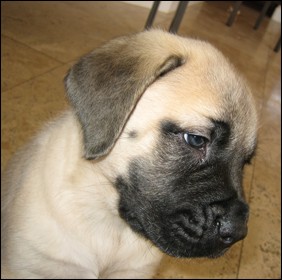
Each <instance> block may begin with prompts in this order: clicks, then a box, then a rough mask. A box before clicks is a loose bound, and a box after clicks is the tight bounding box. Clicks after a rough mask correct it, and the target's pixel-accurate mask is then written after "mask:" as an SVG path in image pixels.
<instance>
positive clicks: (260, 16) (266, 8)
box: [254, 1, 272, 30]
mask: <svg viewBox="0 0 282 280" xmlns="http://www.w3.org/2000/svg"><path fill="white" fill-rule="evenodd" d="M271 2H272V1H265V4H264V5H263V8H262V10H261V12H260V15H259V17H258V19H257V21H256V23H255V25H254V29H255V30H257V29H258V28H259V27H260V25H261V23H262V20H263V18H264V17H265V14H266V12H267V10H268V8H269V7H270V5H271Z"/></svg>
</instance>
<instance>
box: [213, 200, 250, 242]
mask: <svg viewBox="0 0 282 280" xmlns="http://www.w3.org/2000/svg"><path fill="white" fill-rule="evenodd" d="M228 208H229V209H228V211H226V212H225V214H223V215H221V216H219V217H218V218H217V220H216V225H217V234H218V236H219V239H220V241H221V242H222V243H224V244H225V245H232V244H234V243H235V242H237V241H239V240H241V239H243V238H245V237H246V235H247V232H248V227H247V220H248V206H247V205H246V204H245V203H244V202H242V201H238V200H237V201H234V202H233V203H231V204H230V205H229V207H228Z"/></svg>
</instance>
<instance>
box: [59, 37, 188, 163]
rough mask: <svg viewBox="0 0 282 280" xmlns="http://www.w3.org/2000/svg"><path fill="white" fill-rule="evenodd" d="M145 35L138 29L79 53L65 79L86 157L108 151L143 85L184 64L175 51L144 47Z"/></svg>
mask: <svg viewBox="0 0 282 280" xmlns="http://www.w3.org/2000/svg"><path fill="white" fill-rule="evenodd" d="M141 34H142V33H141ZM145 37H146V36H145ZM144 40H145V39H142V36H140V35H138V34H137V35H132V36H130V37H122V38H118V39H115V40H112V41H110V42H109V43H108V44H106V45H104V46H102V47H100V48H98V49H97V50H95V51H93V52H92V53H90V54H88V55H86V56H84V57H82V58H81V59H80V60H79V61H78V63H77V64H75V65H74V66H73V67H72V68H71V69H70V71H69V73H68V74H67V76H66V78H65V85H66V91H67V96H68V98H69V100H70V103H71V105H72V106H73V107H74V110H75V112H76V114H77V116H78V119H79V121H80V124H81V126H82V130H83V136H84V145H85V146H84V148H85V157H86V158H87V159H94V158H97V157H100V156H103V155H105V154H107V153H108V152H109V151H110V149H111V148H112V147H113V145H114V143H115V141H116V140H117V138H118V137H119V135H120V133H121V131H122V129H123V127H124V125H125V123H126V121H127V119H128V117H129V115H130V113H131V112H132V110H133V109H134V106H135V105H136V103H137V101H138V100H139V98H140V96H141V95H142V94H143V93H144V91H145V90H146V88H147V87H148V86H149V85H150V84H152V83H153V81H154V80H156V79H157V78H158V77H160V76H162V75H164V74H166V73H167V72H169V71H171V70H172V69H174V68H176V67H178V66H180V65H181V64H183V58H182V57H180V56H178V55H173V54H171V53H169V52H167V53H165V52H161V53H158V51H156V50H154V49H152V48H154V47H155V46H154V44H153V45H152V46H151V48H150V46H147V47H145V48H144V46H142V45H144V44H145V42H144ZM157 47H158V48H160V46H157ZM163 49H165V47H163Z"/></svg>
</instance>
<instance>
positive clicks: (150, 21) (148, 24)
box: [145, 1, 161, 29]
mask: <svg viewBox="0 0 282 280" xmlns="http://www.w3.org/2000/svg"><path fill="white" fill-rule="evenodd" d="M160 3H161V1H154V3H153V6H152V9H151V11H150V14H149V16H148V18H147V21H146V24H145V29H149V28H151V27H152V25H153V22H154V19H155V16H156V13H157V11H158V8H159V5H160Z"/></svg>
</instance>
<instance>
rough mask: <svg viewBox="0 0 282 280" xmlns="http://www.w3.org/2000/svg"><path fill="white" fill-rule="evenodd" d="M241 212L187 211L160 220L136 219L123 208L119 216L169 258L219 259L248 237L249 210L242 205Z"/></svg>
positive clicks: (139, 217)
mask: <svg viewBox="0 0 282 280" xmlns="http://www.w3.org/2000/svg"><path fill="white" fill-rule="evenodd" d="M237 208H238V207H237ZM239 208H240V209H241V210H240V211H241V212H242V213H243V212H244V213H243V214H242V213H241V216H240V215H238V213H237V212H236V213H233V214H232V215H231V214H225V215H224V216H222V217H220V216H215V215H214V210H213V208H212V207H206V208H200V207H198V208H197V207H194V208H193V211H192V210H187V208H186V209H185V210H181V211H180V210H178V211H176V212H174V213H173V214H171V215H162V216H160V215H157V218H156V214H155V213H154V212H151V213H150V215H149V216H148V215H144V213H143V214H142V215H137V214H136V213H134V212H132V211H127V209H126V208H125V207H120V215H121V217H122V218H123V219H125V220H126V222H127V223H128V224H129V225H130V227H131V228H132V229H133V230H134V231H135V232H137V233H139V234H141V235H142V236H144V237H146V238H147V239H149V240H151V241H152V242H153V243H154V244H155V245H156V246H157V247H158V248H159V249H160V250H162V251H163V252H164V253H166V254H168V255H171V256H173V257H189V258H194V257H208V258H217V257H220V256H222V255H223V254H224V253H225V252H226V251H227V250H228V249H229V248H230V247H231V246H232V245H233V244H234V243H236V242H237V241H239V240H241V239H243V238H244V237H245V236H246V234H247V225H246V222H247V217H246V216H247V215H246V214H245V212H246V211H247V210H246V209H247V208H246V207H245V204H243V203H241V202H240V207H239ZM234 215H235V216H234Z"/></svg>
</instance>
